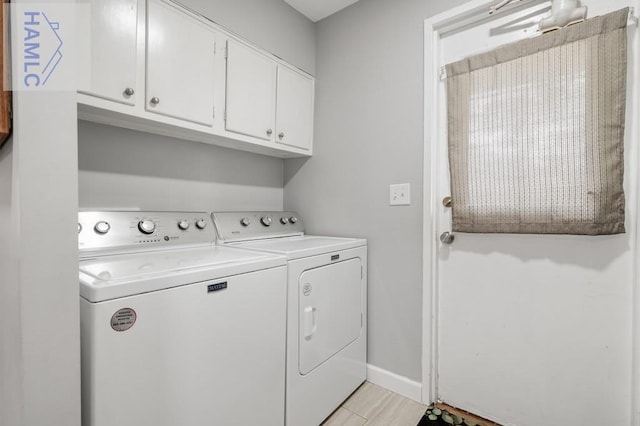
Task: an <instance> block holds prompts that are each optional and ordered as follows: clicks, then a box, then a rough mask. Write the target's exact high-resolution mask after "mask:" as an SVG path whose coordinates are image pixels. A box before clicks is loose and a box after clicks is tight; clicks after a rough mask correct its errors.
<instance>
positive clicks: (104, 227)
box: [93, 220, 111, 235]
mask: <svg viewBox="0 0 640 426" xmlns="http://www.w3.org/2000/svg"><path fill="white" fill-rule="evenodd" d="M110 229H111V225H109V222H105V221H104V220H101V221H100V222H98V223H96V226H94V227H93V230H94V231H96V232H97V233H98V234H100V235H104V234H106V233H107V232H109V230H110Z"/></svg>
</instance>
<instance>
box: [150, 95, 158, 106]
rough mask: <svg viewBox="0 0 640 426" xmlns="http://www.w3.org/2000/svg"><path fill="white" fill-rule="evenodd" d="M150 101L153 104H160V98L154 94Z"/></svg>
mask: <svg viewBox="0 0 640 426" xmlns="http://www.w3.org/2000/svg"><path fill="white" fill-rule="evenodd" d="M149 102H150V103H151V105H158V104H159V103H160V98H157V97H155V96H154V97H153V98H151V100H150V101H149Z"/></svg>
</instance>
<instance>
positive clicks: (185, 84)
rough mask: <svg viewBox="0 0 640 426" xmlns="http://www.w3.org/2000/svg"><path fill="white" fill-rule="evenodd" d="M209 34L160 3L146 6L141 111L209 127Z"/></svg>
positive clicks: (211, 45) (211, 78)
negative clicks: (145, 88)
mask: <svg viewBox="0 0 640 426" xmlns="http://www.w3.org/2000/svg"><path fill="white" fill-rule="evenodd" d="M214 54H215V33H214V31H213V29H211V28H210V27H208V26H206V25H205V24H203V23H202V22H200V21H199V20H198V19H196V18H194V17H192V16H189V15H187V14H186V13H184V12H183V11H182V10H179V9H177V8H176V6H172V5H171V4H169V3H167V2H165V1H163V0H149V2H148V3H147V66H146V77H147V92H146V103H145V108H146V110H147V111H150V112H155V113H158V114H163V115H167V116H169V117H175V118H180V119H183V120H188V121H191V122H194V123H199V124H205V125H207V126H211V125H213V118H214V110H213V97H214V79H215V78H216V76H215V73H214V65H213V63H214Z"/></svg>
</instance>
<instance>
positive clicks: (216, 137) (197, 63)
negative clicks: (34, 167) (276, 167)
mask: <svg viewBox="0 0 640 426" xmlns="http://www.w3.org/2000/svg"><path fill="white" fill-rule="evenodd" d="M90 3H91V7H92V15H91V16H92V18H91V19H92V21H91V57H90V64H91V83H90V85H89V87H88V88H87V89H86V90H83V91H80V92H79V94H78V116H79V117H80V118H81V119H84V120H89V121H95V122H100V123H104V124H110V125H114V126H119V127H126V128H131V129H136V130H142V131H146V132H151V133H157V134H162V135H167V136H173V137H177V138H181V139H188V140H195V141H199V142H205V143H211V144H215V145H221V146H226V147H229V148H235V149H241V150H245V151H251V152H257V153H260V154H265V155H271V156H276V157H281V158H290V157H301V156H310V155H311V154H312V145H313V144H312V141H313V102H314V79H313V77H311V76H310V75H308V74H306V73H304V72H302V71H300V70H298V69H297V68H295V67H292V66H291V65H289V64H287V63H285V62H284V61H282V60H280V59H279V58H276V57H275V56H273V55H271V54H269V53H267V52H265V51H263V50H261V49H258V48H256V47H254V46H252V45H251V44H249V43H247V42H246V41H244V40H241V39H239V38H238V37H236V36H234V35H232V34H229V33H228V32H226V31H225V30H224V29H223V28H221V27H219V26H217V25H216V24H215V23H213V22H211V21H208V20H206V19H204V18H202V17H200V16H197V15H195V14H193V13H191V12H190V11H188V10H186V9H184V8H182V7H181V6H180V5H178V4H176V3H174V2H172V1H169V0H146V1H145V0H91V2H90Z"/></svg>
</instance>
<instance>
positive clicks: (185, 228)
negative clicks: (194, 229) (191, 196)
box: [178, 219, 191, 231]
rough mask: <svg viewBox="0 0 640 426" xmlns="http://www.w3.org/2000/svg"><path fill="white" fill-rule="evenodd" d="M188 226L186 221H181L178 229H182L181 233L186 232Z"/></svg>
mask: <svg viewBox="0 0 640 426" xmlns="http://www.w3.org/2000/svg"><path fill="white" fill-rule="evenodd" d="M190 225H191V224H190V223H189V221H188V220H186V219H182V220H181V221H180V222H178V228H180V229H182V230H183V231H186V230H187V229H189V226H190Z"/></svg>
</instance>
